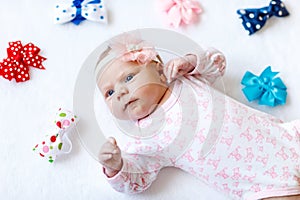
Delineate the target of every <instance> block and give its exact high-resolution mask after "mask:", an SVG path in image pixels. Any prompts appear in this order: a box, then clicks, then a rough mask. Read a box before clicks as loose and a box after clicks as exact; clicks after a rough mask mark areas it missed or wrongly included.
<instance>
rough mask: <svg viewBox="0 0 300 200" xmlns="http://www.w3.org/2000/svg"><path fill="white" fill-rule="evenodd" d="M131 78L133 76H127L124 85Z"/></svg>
mask: <svg viewBox="0 0 300 200" xmlns="http://www.w3.org/2000/svg"><path fill="white" fill-rule="evenodd" d="M132 78H133V74H129V75H128V76H127V77H126V79H125V83H127V82H128V81H130V80H131V79H132Z"/></svg>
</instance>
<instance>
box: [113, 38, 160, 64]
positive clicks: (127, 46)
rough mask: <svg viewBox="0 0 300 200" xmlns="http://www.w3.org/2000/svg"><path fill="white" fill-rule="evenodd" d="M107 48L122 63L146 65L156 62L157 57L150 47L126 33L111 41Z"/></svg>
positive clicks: (153, 49)
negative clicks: (118, 57)
mask: <svg viewBox="0 0 300 200" xmlns="http://www.w3.org/2000/svg"><path fill="white" fill-rule="evenodd" d="M109 47H110V49H111V51H113V52H114V53H115V54H116V55H117V56H120V58H121V59H122V61H124V62H137V63H138V64H147V63H150V62H151V61H154V60H157V56H158V53H157V52H156V51H155V48H154V47H153V46H152V45H150V44H148V43H147V42H145V41H144V40H142V39H140V38H138V37H135V36H133V35H131V34H128V33H124V34H122V35H120V36H118V37H117V38H114V39H112V41H111V43H110V45H109Z"/></svg>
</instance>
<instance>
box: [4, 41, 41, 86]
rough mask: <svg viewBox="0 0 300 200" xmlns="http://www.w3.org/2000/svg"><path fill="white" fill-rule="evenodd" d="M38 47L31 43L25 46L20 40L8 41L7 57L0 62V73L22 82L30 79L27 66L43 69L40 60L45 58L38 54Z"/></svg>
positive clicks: (6, 77)
mask: <svg viewBox="0 0 300 200" xmlns="http://www.w3.org/2000/svg"><path fill="white" fill-rule="evenodd" d="M39 52H40V49H39V48H38V47H37V46H35V45H34V44H32V43H28V44H26V45H25V46H23V45H22V44H21V41H16V42H9V47H8V48H7V58H5V59H3V61H2V62H0V75H2V76H3V77H4V78H5V79H8V80H10V81H11V79H13V78H14V79H15V80H16V82H24V81H27V80H29V79H30V76H29V67H35V68H38V69H45V68H44V66H43V65H42V62H43V61H44V60H46V58H44V57H42V56H40V55H38V54H39Z"/></svg>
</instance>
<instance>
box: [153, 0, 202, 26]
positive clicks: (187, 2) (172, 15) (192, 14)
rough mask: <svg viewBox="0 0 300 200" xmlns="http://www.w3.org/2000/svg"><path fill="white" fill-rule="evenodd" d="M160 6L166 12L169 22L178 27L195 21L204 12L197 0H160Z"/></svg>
mask: <svg viewBox="0 0 300 200" xmlns="http://www.w3.org/2000/svg"><path fill="white" fill-rule="evenodd" d="M159 6H160V7H161V9H162V11H163V12H165V13H166V15H167V20H168V23H169V24H170V25H172V26H174V27H176V28H177V27H179V26H180V25H183V24H186V25H188V24H192V23H195V22H196V21H197V20H198V17H199V14H200V13H201V12H202V9H201V7H200V4H199V2H198V1H196V0H160V1H159Z"/></svg>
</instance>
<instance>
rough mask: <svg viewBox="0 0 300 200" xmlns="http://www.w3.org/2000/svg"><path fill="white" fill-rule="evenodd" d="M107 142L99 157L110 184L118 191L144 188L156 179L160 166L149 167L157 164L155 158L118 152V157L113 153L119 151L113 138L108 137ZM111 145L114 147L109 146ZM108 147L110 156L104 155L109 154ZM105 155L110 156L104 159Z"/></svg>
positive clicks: (139, 190) (125, 191) (132, 191)
mask: <svg viewBox="0 0 300 200" xmlns="http://www.w3.org/2000/svg"><path fill="white" fill-rule="evenodd" d="M107 143H110V144H107ZM107 143H105V144H104V145H103V147H102V149H101V151H100V154H99V159H100V163H101V164H102V165H103V172H104V174H105V175H106V177H107V180H108V182H109V183H110V185H111V186H112V187H113V188H114V189H115V190H117V191H119V192H124V193H129V194H132V193H139V192H142V191H144V190H146V189H147V188H148V187H149V186H150V185H151V183H152V182H153V181H154V180H155V179H156V177H157V174H158V172H159V171H160V169H161V168H160V167H159V168H157V167H155V168H153V167H152V169H151V166H157V165H155V164H157V160H156V158H154V157H148V156H141V155H137V154H125V155H122V156H121V154H120V157H118V156H117V155H114V153H116V152H120V151H119V147H118V146H117V143H116V141H115V140H114V139H113V138H109V140H108V142H107ZM112 145H113V146H114V148H111V147H109V146H112ZM107 147H108V148H107ZM109 149H110V152H111V153H110V154H112V156H105V154H109V153H108V152H109ZM112 149H114V150H112ZM107 157H110V159H106V158H107ZM120 166H121V167H120Z"/></svg>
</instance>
